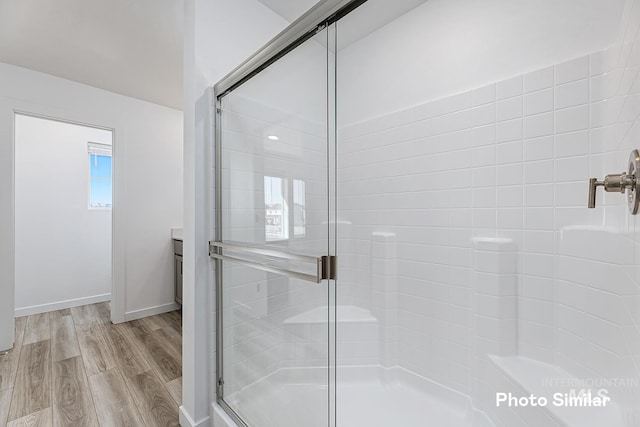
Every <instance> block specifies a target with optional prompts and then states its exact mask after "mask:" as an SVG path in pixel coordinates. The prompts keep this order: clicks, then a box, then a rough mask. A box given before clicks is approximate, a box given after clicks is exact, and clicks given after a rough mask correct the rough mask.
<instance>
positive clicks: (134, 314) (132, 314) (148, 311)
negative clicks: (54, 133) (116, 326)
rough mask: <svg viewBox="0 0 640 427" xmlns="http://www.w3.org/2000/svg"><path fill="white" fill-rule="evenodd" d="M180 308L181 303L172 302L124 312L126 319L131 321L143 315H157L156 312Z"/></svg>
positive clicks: (166, 311) (160, 312)
mask: <svg viewBox="0 0 640 427" xmlns="http://www.w3.org/2000/svg"><path fill="white" fill-rule="evenodd" d="M179 308H180V304H178V303H175V302H172V303H170V304H162V305H156V306H155V307H149V308H143V309H142V310H134V311H128V312H126V313H125V314H124V321H125V322H130V321H132V320H136V319H142V318H143V317H149V316H155V315H156V314H162V313H168V312H170V311H174V310H177V309H179Z"/></svg>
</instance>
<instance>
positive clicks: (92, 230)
mask: <svg viewBox="0 0 640 427" xmlns="http://www.w3.org/2000/svg"><path fill="white" fill-rule="evenodd" d="M113 142H114V132H113V130H112V129H105V128H101V127H97V126H91V125H85V124H79V123H73V122H68V121H64V120H59V119H53V118H49V117H42V116H37V115H31V114H28V113H19V112H16V113H15V287H16V289H15V310H16V317H21V316H26V315H34V314H39V313H46V312H51V311H55V310H60V309H67V308H71V307H75V306H81V305H86V304H93V303H102V302H110V301H111V294H112V287H113V284H112V282H113V280H112V270H113V269H112V263H113V261H112V247H113V232H112V230H113V219H112V208H113V184H112V183H113V161H112V159H113V156H112V151H113Z"/></svg>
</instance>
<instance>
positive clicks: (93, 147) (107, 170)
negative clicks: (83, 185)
mask: <svg viewBox="0 0 640 427" xmlns="http://www.w3.org/2000/svg"><path fill="white" fill-rule="evenodd" d="M87 145H88V149H89V209H111V206H112V200H111V192H112V190H111V188H112V184H111V146H110V145H106V144H98V143H94V142H90V143H88V144H87Z"/></svg>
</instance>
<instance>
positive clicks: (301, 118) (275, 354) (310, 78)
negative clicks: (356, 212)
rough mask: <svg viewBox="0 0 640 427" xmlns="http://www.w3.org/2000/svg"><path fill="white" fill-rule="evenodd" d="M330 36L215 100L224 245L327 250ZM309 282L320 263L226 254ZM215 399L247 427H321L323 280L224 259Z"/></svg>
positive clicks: (324, 421)
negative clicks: (220, 384) (219, 385)
mask: <svg viewBox="0 0 640 427" xmlns="http://www.w3.org/2000/svg"><path fill="white" fill-rule="evenodd" d="M326 39H327V32H326V31H322V32H320V33H319V34H317V35H316V36H315V37H313V38H312V39H310V40H308V41H306V42H305V43H303V44H302V45H301V46H299V47H298V48H296V49H295V50H294V51H292V52H290V53H289V54H287V55H286V56H285V57H283V58H282V59H280V60H278V61H277V62H276V63H274V64H273V65H271V66H269V67H268V68H267V69H265V70H264V71H262V72H261V73H260V74H258V75H257V76H255V77H254V78H252V79H251V80H249V81H248V82H246V83H245V84H243V85H242V86H240V87H239V88H237V89H235V90H234V91H232V92H231V93H229V94H227V95H226V96H224V97H223V98H222V100H221V108H222V113H221V114H222V132H221V139H222V157H221V158H222V174H223V176H222V192H223V193H222V196H223V198H222V204H221V206H222V221H223V227H222V238H223V241H224V242H226V243H232V244H235V245H241V246H251V247H253V248H261V249H265V248H266V249H269V250H277V251H281V252H286V253H289V254H299V255H309V256H312V257H320V256H323V255H327V254H328V241H327V233H328V223H329V217H328V197H329V195H328V192H327V187H328V183H327V180H328V177H327V174H328V173H327V170H328V166H327V162H328V155H327V143H328V142H327V128H328V123H327V67H328V63H327V55H328V52H327V48H326ZM224 254H225V255H226V256H233V257H235V258H242V259H243V260H250V261H252V262H256V263H258V264H260V265H263V266H265V265H267V266H270V267H275V268H278V269H281V270H293V271H298V272H304V273H306V274H314V275H315V274H316V273H317V264H314V263H309V262H300V261H295V260H287V259H277V258H272V257H268V256H264V255H262V254H255V253H253V254H248V253H246V252H243V251H242V250H239V249H237V248H235V249H224ZM222 283H223V285H222V286H223V306H224V310H223V341H224V342H223V346H224V348H223V364H224V368H223V377H224V401H225V402H226V403H227V404H229V405H230V406H231V408H232V409H233V410H234V411H235V412H236V413H237V414H238V415H239V416H240V417H241V418H242V419H243V420H244V421H245V422H247V424H249V425H251V426H255V427H270V426H289V425H290V426H302V425H304V426H307V427H316V426H317V427H326V426H327V425H328V417H329V414H328V410H329V409H328V363H329V357H328V353H329V352H328V342H327V339H328V315H329V309H328V306H329V305H330V304H329V299H328V295H329V294H328V286H327V284H326V283H321V284H316V283H312V282H308V281H304V280H301V279H299V278H295V277H291V276H289V275H286V274H277V273H271V272H265V271H261V270H259V269H256V268H253V267H251V266H247V265H243V264H241V263H237V262H232V261H224V268H223V281H222Z"/></svg>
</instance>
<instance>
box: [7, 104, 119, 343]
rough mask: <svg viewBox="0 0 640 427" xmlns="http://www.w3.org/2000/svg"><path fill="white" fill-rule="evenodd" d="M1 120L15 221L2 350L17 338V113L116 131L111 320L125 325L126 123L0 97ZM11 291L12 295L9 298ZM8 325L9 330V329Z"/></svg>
mask: <svg viewBox="0 0 640 427" xmlns="http://www.w3.org/2000/svg"><path fill="white" fill-rule="evenodd" d="M0 111H1V114H0V120H2V121H6V123H3V124H5V125H6V126H4V128H5V129H10V135H5V137H6V138H7V139H9V138H10V141H7V142H10V143H9V144H8V145H9V146H10V150H11V157H10V158H11V162H12V167H11V171H10V173H11V180H10V186H11V194H10V198H11V203H10V205H9V209H10V210H11V212H12V216H11V218H12V220H11V223H10V224H7V225H6V227H7V228H8V229H10V230H11V232H10V233H9V238H8V239H6V240H7V241H6V242H3V243H2V247H3V250H4V251H6V252H8V251H9V248H10V254H11V257H9V258H10V259H8V260H7V261H6V262H7V264H9V263H10V265H11V268H10V270H9V275H8V276H9V277H7V278H5V279H6V280H7V285H8V286H6V287H5V292H6V294H5V293H4V292H3V294H2V298H0V299H2V300H4V304H5V305H6V307H2V308H3V310H1V311H2V312H3V313H5V316H6V319H4V318H3V319H1V320H3V321H2V322H0V324H1V325H3V327H2V328H1V330H0V351H5V350H9V349H11V348H12V347H13V342H14V339H15V336H14V335H15V286H16V283H15V144H16V140H15V117H16V115H17V114H20V115H26V116H30V117H36V118H42V119H48V120H54V121H57V122H61V123H69V124H75V125H80V126H86V127H91V128H96V129H103V130H108V131H111V132H112V198H113V207H112V211H111V227H112V228H111V251H112V252H111V320H112V322H113V323H121V322H124V312H125V280H124V278H125V242H126V230H125V223H126V218H125V216H126V211H125V208H124V207H123V206H121V205H122V203H120V202H119V201H120V200H123V201H124V200H125V197H124V189H125V186H124V185H123V184H124V182H123V181H124V175H123V174H121V173H119V169H118V168H119V166H122V165H120V163H121V161H120V160H119V159H122V158H124V151H125V147H124V144H122V147H121V146H120V145H121V144H119V143H118V141H119V135H120V134H121V132H119V131H118V129H124V124H123V123H121V121H120V120H119V119H117V118H111V120H109V118H107V119H106V120H105V119H104V118H102V117H94V115H93V114H92V113H91V112H88V111H87V110H85V109H82V108H77V109H71V111H70V110H68V109H65V108H62V107H61V106H49V105H44V104H36V103H33V102H28V101H24V100H17V99H14V98H0ZM9 292H10V293H11V295H9ZM5 325H6V329H5Z"/></svg>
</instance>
